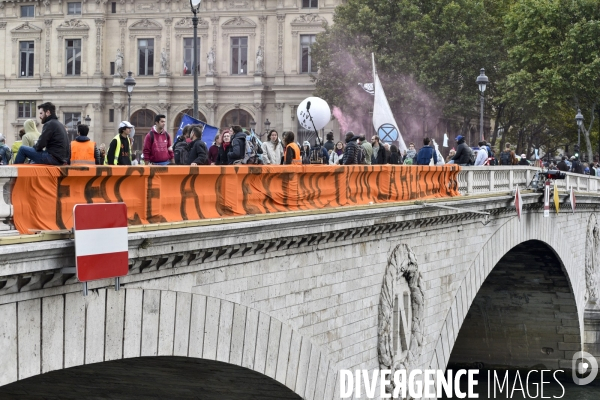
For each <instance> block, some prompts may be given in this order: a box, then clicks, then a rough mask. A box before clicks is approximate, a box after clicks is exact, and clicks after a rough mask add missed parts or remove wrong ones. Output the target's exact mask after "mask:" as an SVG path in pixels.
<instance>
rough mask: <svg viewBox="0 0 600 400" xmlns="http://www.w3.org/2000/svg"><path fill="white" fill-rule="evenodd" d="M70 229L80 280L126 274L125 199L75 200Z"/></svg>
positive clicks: (85, 280)
mask: <svg viewBox="0 0 600 400" xmlns="http://www.w3.org/2000/svg"><path fill="white" fill-rule="evenodd" d="M73 230H74V231H75V267H76V270H77V279H79V281H80V282H88V281H93V280H96V279H106V278H118V277H120V276H125V275H127V273H128V272H129V262H128V259H129V244H128V236H127V205H126V204H125V203H103V204H76V205H75V207H74V208H73ZM84 292H85V289H84Z"/></svg>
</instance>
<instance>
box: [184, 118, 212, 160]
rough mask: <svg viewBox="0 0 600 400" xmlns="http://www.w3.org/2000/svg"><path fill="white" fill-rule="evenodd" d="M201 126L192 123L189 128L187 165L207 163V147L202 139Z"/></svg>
mask: <svg viewBox="0 0 600 400" xmlns="http://www.w3.org/2000/svg"><path fill="white" fill-rule="evenodd" d="M202 130H203V129H202V127H201V126H200V125H194V126H193V127H192V129H191V133H192V142H191V143H189V144H188V145H187V147H188V156H189V157H188V160H189V162H188V165H207V164H208V149H207V148H206V143H204V142H203V141H202Z"/></svg>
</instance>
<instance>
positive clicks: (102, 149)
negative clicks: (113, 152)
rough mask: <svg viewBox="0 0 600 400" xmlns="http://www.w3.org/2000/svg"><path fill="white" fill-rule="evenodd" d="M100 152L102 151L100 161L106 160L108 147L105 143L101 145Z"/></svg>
mask: <svg viewBox="0 0 600 400" xmlns="http://www.w3.org/2000/svg"><path fill="white" fill-rule="evenodd" d="M98 150H100V159H101V160H106V145H105V144H104V143H100V146H98Z"/></svg>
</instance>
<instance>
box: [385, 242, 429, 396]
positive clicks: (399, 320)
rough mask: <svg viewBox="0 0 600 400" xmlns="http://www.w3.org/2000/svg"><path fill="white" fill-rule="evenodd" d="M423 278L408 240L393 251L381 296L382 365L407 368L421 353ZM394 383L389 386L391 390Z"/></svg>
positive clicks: (393, 368)
mask: <svg viewBox="0 0 600 400" xmlns="http://www.w3.org/2000/svg"><path fill="white" fill-rule="evenodd" d="M424 302H425V296H424V282H423V277H422V276H421V272H420V271H419V266H418V264H417V257H416V256H415V254H414V253H413V251H412V250H411V249H410V247H409V246H408V245H406V244H399V245H397V246H396V247H395V248H394V250H393V251H392V252H391V254H390V256H389V258H388V262H387V267H386V270H385V274H384V276H383V284H382V286H381V294H380V296H379V327H378V346H377V351H378V355H379V367H380V369H389V370H392V374H393V373H394V371H396V370H402V369H405V370H407V373H408V372H409V370H410V369H412V368H413V367H414V366H415V363H417V362H418V360H419V357H420V355H421V350H422V344H423V331H424V319H425V304H424ZM391 390H393V387H388V391H391Z"/></svg>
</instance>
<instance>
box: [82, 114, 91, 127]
mask: <svg viewBox="0 0 600 400" xmlns="http://www.w3.org/2000/svg"><path fill="white" fill-rule="evenodd" d="M83 120H84V121H85V124H86V125H87V126H90V122H92V119H91V118H90V116H89V115H87V116H86V117H85V118H84V119H83Z"/></svg>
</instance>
